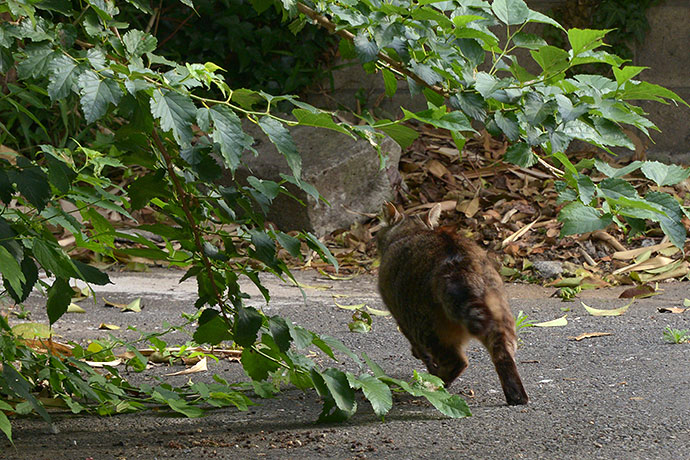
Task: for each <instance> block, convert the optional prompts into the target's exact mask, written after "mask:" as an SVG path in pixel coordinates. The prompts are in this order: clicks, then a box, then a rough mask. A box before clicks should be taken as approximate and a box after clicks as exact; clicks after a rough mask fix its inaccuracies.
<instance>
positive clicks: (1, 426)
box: [0, 401, 14, 444]
mask: <svg viewBox="0 0 690 460" xmlns="http://www.w3.org/2000/svg"><path fill="white" fill-rule="evenodd" d="M5 410H6V411H12V410H13V409H12V406H10V405H9V404H7V403H6V402H5V401H0V430H1V431H2V432H3V433H5V436H7V439H8V440H9V441H10V442H11V443H12V424H11V423H10V419H8V418H7V415H5V413H4V412H3V411H5ZM13 444H14V443H13Z"/></svg>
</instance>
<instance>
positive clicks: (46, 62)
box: [17, 43, 57, 80]
mask: <svg viewBox="0 0 690 460" xmlns="http://www.w3.org/2000/svg"><path fill="white" fill-rule="evenodd" d="M24 52H25V53H26V59H24V60H23V61H20V62H19V63H18V64H17V76H18V77H19V78H20V79H22V80H23V79H26V78H40V77H43V76H45V75H47V74H48V72H49V71H50V63H51V62H52V61H53V59H54V58H55V57H56V56H57V53H55V52H54V51H53V49H52V48H51V47H50V46H49V45H47V44H44V43H41V44H34V43H29V44H28V45H27V46H26V48H24Z"/></svg>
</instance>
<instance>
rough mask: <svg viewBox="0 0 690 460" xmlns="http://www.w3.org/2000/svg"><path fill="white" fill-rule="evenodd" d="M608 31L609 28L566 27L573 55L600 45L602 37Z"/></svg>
mask: <svg viewBox="0 0 690 460" xmlns="http://www.w3.org/2000/svg"><path fill="white" fill-rule="evenodd" d="M610 31H611V29H609V30H597V29H577V28H572V29H568V41H569V42H570V46H571V47H572V49H573V56H575V55H578V54H580V53H582V52H585V51H591V50H593V49H594V48H597V47H599V46H601V44H602V42H601V40H602V38H604V36H605V35H606V34H607V33H608V32H610Z"/></svg>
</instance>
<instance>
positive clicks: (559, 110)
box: [302, 0, 690, 248]
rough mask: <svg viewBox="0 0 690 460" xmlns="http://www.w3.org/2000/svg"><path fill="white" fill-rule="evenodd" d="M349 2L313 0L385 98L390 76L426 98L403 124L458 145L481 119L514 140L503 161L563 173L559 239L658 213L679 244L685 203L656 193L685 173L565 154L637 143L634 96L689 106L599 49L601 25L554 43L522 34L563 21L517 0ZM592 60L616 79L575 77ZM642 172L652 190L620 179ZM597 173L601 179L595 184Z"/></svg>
mask: <svg viewBox="0 0 690 460" xmlns="http://www.w3.org/2000/svg"><path fill="white" fill-rule="evenodd" d="M346 5H347V2H342V3H340V2H324V3H318V4H317V5H316V7H317V10H318V12H319V13H320V14H326V15H328V16H330V17H331V18H332V22H333V23H334V24H335V26H334V28H336V29H339V28H347V29H348V30H350V31H351V32H352V34H353V41H352V44H349V42H346V41H343V42H341V49H351V50H352V52H353V53H354V54H356V55H357V56H358V57H359V59H360V61H361V62H362V63H363V64H364V66H365V67H367V68H369V69H372V70H373V69H381V70H382V75H383V79H384V82H385V83H386V88H387V93H388V94H389V95H391V94H394V93H395V91H396V88H397V82H396V75H397V76H399V77H404V78H406V79H407V81H408V84H409V85H410V90H411V92H413V93H418V92H422V93H423V94H424V95H425V96H426V99H427V103H428V106H429V109H428V110H426V111H424V112H420V113H416V114H415V113H411V112H409V111H407V110H405V109H403V113H404V119H405V120H417V121H422V122H424V123H428V124H431V125H433V126H436V127H439V128H445V129H449V130H450V131H452V132H453V133H454V139H455V141H456V144H457V146H458V149H459V150H460V151H462V146H463V145H464V141H465V137H464V136H465V135H467V134H468V133H472V132H474V131H475V129H474V126H476V125H474V124H473V122H474V123H479V124H481V125H484V126H485V127H486V129H487V130H488V131H489V132H490V133H492V134H495V135H499V136H500V135H503V136H505V138H506V139H507V140H508V141H510V142H511V145H510V147H509V148H508V150H507V151H506V154H505V158H504V159H505V161H507V162H509V163H513V164H516V165H518V166H522V167H529V166H532V165H534V164H535V163H537V162H544V163H546V164H548V165H549V167H550V170H551V171H552V172H553V173H554V174H555V175H556V176H557V177H558V178H559V181H558V182H557V185H558V187H559V188H558V190H559V191H560V193H561V194H560V197H559V202H560V203H561V204H565V206H564V207H563V209H562V210H561V211H560V214H559V220H560V221H562V222H563V226H562V231H561V235H570V234H575V233H586V232H591V231H594V230H599V229H603V228H606V227H607V226H609V225H610V224H612V223H615V224H616V225H619V226H621V227H623V228H625V229H631V230H633V231H640V229H644V228H645V221H653V222H656V223H658V224H659V225H660V226H661V229H662V230H663V231H664V233H666V235H668V237H669V238H670V240H671V241H672V242H673V244H675V245H676V246H678V247H679V248H682V247H683V244H684V242H685V238H686V232H685V227H684V226H683V225H682V223H681V219H682V217H683V215H684V214H685V215H687V214H688V210H687V209H684V208H682V207H681V206H680V205H679V204H678V202H677V201H676V200H675V199H674V198H673V196H672V195H670V194H668V193H666V192H663V191H661V189H662V187H664V186H667V185H672V184H676V183H678V182H680V181H682V180H684V179H685V178H687V177H688V176H689V175H690V171H689V170H688V169H684V168H682V167H679V166H675V165H671V166H668V165H664V164H661V163H657V162H635V163H633V164H631V165H629V166H627V167H625V168H622V169H615V168H612V167H610V166H609V165H607V164H606V163H604V162H603V161H600V160H594V159H592V160H586V161H582V162H579V163H577V164H573V163H572V162H571V161H570V160H569V159H568V157H567V156H566V154H565V152H566V149H567V147H568V146H569V145H570V143H571V142H572V141H573V140H575V139H579V140H582V141H585V142H588V143H590V144H593V145H595V146H597V147H601V148H603V149H605V150H607V151H609V152H610V148H611V147H625V148H628V149H631V150H632V149H634V145H633V143H632V142H631V141H630V139H629V138H628V137H627V136H626V135H625V134H624V132H623V130H622V126H624V125H629V126H632V127H635V128H637V129H639V130H641V131H642V132H643V133H645V134H647V135H648V134H649V131H650V130H652V129H658V128H657V127H656V126H655V125H654V124H653V123H652V122H651V121H650V120H649V119H647V118H646V116H645V115H646V114H645V113H644V112H643V111H642V109H640V108H639V107H637V106H635V105H634V104H633V101H636V100H654V101H657V102H662V103H669V102H673V103H681V104H685V105H687V103H686V102H685V101H683V100H682V99H681V98H680V97H679V96H678V95H676V94H675V93H673V92H672V91H670V90H668V89H665V88H663V87H660V86H658V85H654V84H651V83H647V82H644V81H638V80H635V79H634V78H635V77H636V76H637V75H638V74H639V73H640V72H641V71H642V70H644V67H637V66H631V65H626V61H624V60H623V59H621V58H620V57H618V56H616V55H614V54H611V53H609V52H607V51H605V50H603V49H602V48H603V47H604V46H605V43H604V41H603V40H604V37H605V36H606V34H607V33H608V32H609V31H608V30H592V29H570V30H568V31H567V32H566V34H567V38H568V45H569V48H570V49H561V48H558V47H556V46H553V45H548V44H546V42H545V41H544V40H543V39H542V38H541V37H539V36H536V35H532V34H529V33H526V32H524V30H525V27H526V26H528V25H529V24H534V23H537V24H549V25H551V26H554V27H556V28H559V29H562V27H561V26H560V25H559V24H558V23H557V22H556V21H554V20H553V19H551V18H549V17H548V16H545V15H544V14H541V13H539V12H536V11H533V10H531V9H529V8H528V6H527V4H526V3H525V2H524V1H523V0H495V1H494V2H492V3H491V4H490V3H489V2H486V1H481V0H472V1H463V2H457V3H456V2H438V3H431V4H427V3H426V2H419V3H417V2H412V3H411V2H410V1H408V0H398V1H393V2H386V3H379V2H360V3H358V4H357V6H356V7H355V8H348V7H346ZM302 11H305V8H304V7H303V8H302ZM564 32H565V31H564ZM521 49H522V50H526V51H528V52H529V54H530V56H531V58H532V60H533V61H534V63H535V64H536V65H537V66H538V67H539V69H540V71H539V73H538V74H533V73H531V72H530V71H529V70H528V69H527V68H526V67H525V66H523V65H521V64H520V63H519V62H518V59H517V57H516V56H515V55H514V54H513V53H515V52H516V51H518V50H521ZM595 63H596V64H601V65H604V66H606V67H608V68H609V69H611V71H612V73H613V76H614V78H613V79H612V78H608V77H604V76H601V75H588V74H580V73H577V71H578V67H579V66H582V65H584V64H595ZM566 75H572V76H571V77H567V76H566ZM375 126H377V127H379V128H380V129H382V130H383V131H385V132H388V133H389V134H391V136H395V135H399V133H400V127H399V126H396V127H395V129H393V130H389V131H387V130H386V129H387V126H386V121H385V120H379V121H378V122H377V123H376V124H375ZM611 153H612V152H611ZM561 168H562V169H561ZM637 169H639V170H640V171H641V172H642V173H643V174H644V175H645V177H647V178H649V179H651V180H653V181H654V182H655V183H656V185H657V186H658V190H653V191H650V192H648V193H647V194H646V195H645V196H639V195H638V193H637V192H636V191H635V189H634V188H633V187H632V186H631V185H630V184H628V183H627V182H626V181H625V180H624V179H622V177H623V176H624V175H626V174H629V173H630V172H632V171H636V170H637ZM594 174H599V175H603V176H605V179H604V180H601V181H594V180H592V177H591V176H593V175H594Z"/></svg>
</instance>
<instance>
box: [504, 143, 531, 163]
mask: <svg viewBox="0 0 690 460" xmlns="http://www.w3.org/2000/svg"><path fill="white" fill-rule="evenodd" d="M505 160H506V161H507V162H508V163H512V164H514V165H518V166H521V167H523V168H529V167H530V166H532V165H534V164H536V163H537V161H538V157H537V155H535V153H534V152H533V151H532V147H530V146H529V145H528V144H527V143H525V142H518V143H516V144H513V145H511V146H510V147H508V150H506V153H505Z"/></svg>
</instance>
